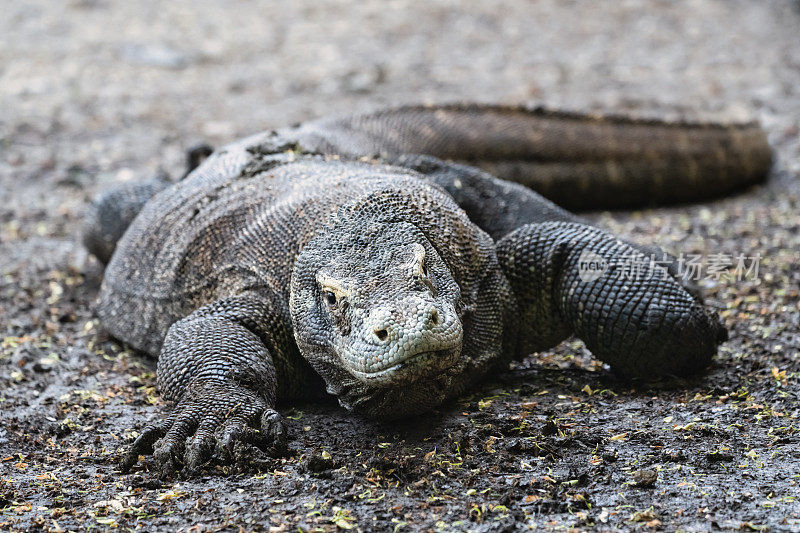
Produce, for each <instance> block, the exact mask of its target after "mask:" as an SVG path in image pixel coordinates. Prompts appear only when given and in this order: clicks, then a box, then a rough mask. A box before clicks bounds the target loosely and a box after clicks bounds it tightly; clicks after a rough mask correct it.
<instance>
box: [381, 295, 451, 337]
mask: <svg viewBox="0 0 800 533" xmlns="http://www.w3.org/2000/svg"><path fill="white" fill-rule="evenodd" d="M446 315H447V314H446V312H445V311H441V312H440V311H439V309H438V308H437V305H436V304H435V303H432V302H426V301H424V300H422V299H421V298H415V299H404V300H401V301H400V302H397V303H395V304H394V305H391V306H382V307H379V308H378V309H374V310H373V311H372V312H370V314H369V317H368V318H367V323H368V326H369V328H371V333H372V339H371V340H372V341H373V342H376V343H378V344H382V343H387V342H391V341H396V340H400V339H402V338H403V337H407V336H409V335H414V334H424V333H426V332H432V333H435V332H436V328H437V327H438V326H440V325H442V324H443V322H444V317H445V316H446Z"/></svg>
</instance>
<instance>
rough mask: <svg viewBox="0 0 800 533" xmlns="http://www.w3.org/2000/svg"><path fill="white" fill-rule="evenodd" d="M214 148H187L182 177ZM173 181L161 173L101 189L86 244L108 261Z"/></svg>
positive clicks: (87, 226) (87, 216) (90, 213)
mask: <svg viewBox="0 0 800 533" xmlns="http://www.w3.org/2000/svg"><path fill="white" fill-rule="evenodd" d="M213 152H214V149H213V148H212V147H211V146H209V145H208V144H205V143H202V144H198V145H195V146H193V147H191V148H189V149H188V150H187V151H186V171H185V172H184V174H183V177H182V178H181V179H183V178H185V177H186V176H188V175H189V174H191V173H192V171H194V169H196V168H197V167H199V166H200V165H201V164H202V163H203V161H205V160H206V159H207V158H208V157H209V156H210V155H211V154H212V153H213ZM170 184H171V180H170V179H169V176H167V174H165V173H163V172H162V173H160V174H158V175H157V176H156V177H155V178H153V179H150V180H146V181H141V182H136V183H124V184H122V185H118V186H116V187H113V188H111V189H110V190H107V191H103V192H101V193H100V194H99V195H98V196H97V197H96V198H95V199H94V201H92V203H91V204H90V205H89V208H88V209H87V211H86V214H85V216H84V224H83V244H84V246H86V249H87V250H89V252H91V253H92V254H93V255H94V256H95V257H97V259H99V260H100V262H102V263H103V264H108V261H109V260H110V259H111V255H112V254H113V253H114V250H115V249H116V247H117V241H118V240H119V239H120V238H121V237H122V236H123V235H124V234H125V231H126V230H127V229H128V226H130V224H131V222H133V219H134V218H136V215H138V214H139V211H141V210H142V208H143V207H144V204H146V203H147V202H148V200H150V198H152V197H153V196H155V195H156V194H158V193H159V192H161V191H162V190H164V189H166V188H167V187H168V186H169V185H170Z"/></svg>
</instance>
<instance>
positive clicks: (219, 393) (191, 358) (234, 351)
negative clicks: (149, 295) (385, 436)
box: [121, 296, 286, 475]
mask: <svg viewBox="0 0 800 533" xmlns="http://www.w3.org/2000/svg"><path fill="white" fill-rule="evenodd" d="M271 317H274V315H272V314H271V311H270V309H268V308H267V305H266V304H265V303H264V302H263V301H262V300H261V299H258V298H255V297H252V296H239V297H233V298H227V299H222V300H217V301H216V302H214V303H212V304H209V305H207V306H205V307H201V308H199V309H198V310H196V311H195V312H194V313H192V314H191V315H189V316H188V317H186V318H184V319H183V320H180V321H178V322H176V323H175V324H173V325H172V327H171V328H170V329H169V332H168V333H167V336H166V338H165V340H164V345H163V347H162V349H161V354H160V356H159V360H158V387H159V389H160V392H161V394H162V395H163V396H164V398H166V399H168V400H173V401H175V402H176V405H175V407H174V409H173V410H172V412H171V413H170V414H169V416H168V417H167V418H166V419H164V420H162V421H159V422H156V423H154V424H152V425H150V426H149V427H148V428H146V429H145V430H144V431H143V432H142V433H141V435H139V437H138V438H137V439H136V441H135V442H134V443H133V444H132V445H131V447H130V448H129V450H128V451H127V453H125V455H124V456H123V458H122V462H121V464H122V468H123V470H128V469H129V468H130V467H131V466H133V465H134V464H135V463H136V462H137V460H138V457H139V455H140V454H147V453H151V452H152V453H153V456H154V458H155V461H156V463H157V465H158V469H159V471H160V472H161V474H162V475H168V474H170V473H171V472H172V471H173V470H174V469H175V467H176V466H178V465H180V464H181V463H183V464H185V465H186V466H187V467H188V468H189V469H190V470H191V469H195V468H197V467H198V466H199V465H200V464H202V463H203V462H205V461H206V460H208V458H209V457H210V456H211V454H212V453H213V451H214V449H215V448H217V445H219V448H220V449H221V450H222V451H226V452H228V453H230V451H231V450H232V447H233V445H234V444H235V442H236V441H243V442H248V443H251V444H255V445H257V446H259V447H260V448H264V449H268V448H271V449H272V450H273V451H282V449H284V448H285V447H286V430H285V427H284V425H283V422H282V421H281V417H280V415H279V414H278V413H277V412H276V411H275V409H274V406H275V400H276V390H277V384H276V372H275V366H274V364H273V361H272V356H271V354H270V352H269V350H268V349H267V346H266V345H265V342H264V337H265V336H269V335H270V332H269V331H268V330H269V329H273V328H270V327H269V326H270V323H271V322H273V321H274V319H273V318H271ZM265 326H266V327H265ZM274 329H281V328H280V327H277V328H274ZM265 330H266V331H265ZM189 437H191V439H189V440H188V443H187V439H188V438H189Z"/></svg>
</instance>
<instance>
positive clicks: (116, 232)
mask: <svg viewBox="0 0 800 533" xmlns="http://www.w3.org/2000/svg"><path fill="white" fill-rule="evenodd" d="M169 184H170V181H169V178H168V177H167V176H166V175H165V174H160V175H158V176H157V177H155V178H153V179H151V180H147V181H142V182H137V183H125V184H122V185H119V186H117V187H114V188H112V189H110V190H107V191H103V192H101V193H100V194H99V195H98V196H97V197H96V198H95V199H94V201H92V203H91V204H89V207H88V208H87V210H86V213H85V215H84V219H83V232H82V233H83V244H84V246H86V249H87V250H89V252H90V253H91V254H93V255H94V256H95V257H97V259H98V260H100V262H101V263H103V264H104V265H105V264H108V262H109V260H110V259H111V256H112V255H113V253H114V250H115V249H116V247H117V241H118V240H119V239H120V238H121V237H122V236H123V235H124V234H125V231H126V230H127V229H128V226H130V224H131V222H133V219H134V218H136V215H138V214H139V211H141V210H142V208H143V207H144V204H146V203H147V201H148V200H150V198H152V197H153V196H155V195H156V194H157V193H159V192H161V191H162V190H164V189H166V188H167V186H169Z"/></svg>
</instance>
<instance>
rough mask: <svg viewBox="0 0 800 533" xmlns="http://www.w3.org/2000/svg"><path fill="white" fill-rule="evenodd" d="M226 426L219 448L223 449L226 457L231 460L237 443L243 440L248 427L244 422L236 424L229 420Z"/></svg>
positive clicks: (238, 421) (239, 421) (237, 421)
mask: <svg viewBox="0 0 800 533" xmlns="http://www.w3.org/2000/svg"><path fill="white" fill-rule="evenodd" d="M226 426H227V427H226V428H225V433H224V434H223V436H222V440H220V442H219V447H220V448H221V450H222V452H223V453H224V455H225V457H226V458H227V459H228V460H230V459H231V458H232V457H233V447H234V445H235V444H236V441H238V440H241V436H242V434H243V433H244V428H245V427H246V426H245V422H244V421H243V420H236V421H235V422H234V421H232V420H229V421H228V424H226Z"/></svg>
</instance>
